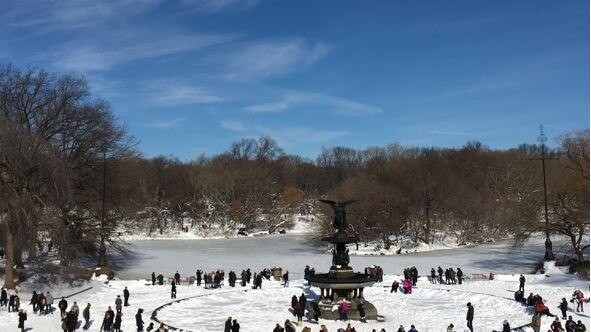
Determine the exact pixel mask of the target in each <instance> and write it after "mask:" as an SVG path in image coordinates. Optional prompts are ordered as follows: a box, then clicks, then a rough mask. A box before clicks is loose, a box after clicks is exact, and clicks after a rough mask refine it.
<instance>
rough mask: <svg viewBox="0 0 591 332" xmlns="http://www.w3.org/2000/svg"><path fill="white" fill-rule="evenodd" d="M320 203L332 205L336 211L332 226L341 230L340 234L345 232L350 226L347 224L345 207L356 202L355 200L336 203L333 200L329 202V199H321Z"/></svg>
mask: <svg viewBox="0 0 591 332" xmlns="http://www.w3.org/2000/svg"><path fill="white" fill-rule="evenodd" d="M319 201H321V202H322V203H326V204H328V205H330V206H331V207H332V209H333V211H334V221H333V223H332V225H333V226H334V227H335V228H336V229H338V230H339V232H341V231H343V232H344V231H345V230H347V226H349V225H348V224H347V211H346V210H345V206H347V205H349V204H351V203H353V202H356V201H355V200H349V201H344V202H335V201H331V200H327V199H319Z"/></svg>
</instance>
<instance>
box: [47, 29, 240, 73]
mask: <svg viewBox="0 0 591 332" xmlns="http://www.w3.org/2000/svg"><path fill="white" fill-rule="evenodd" d="M232 38H233V37H232V36H227V35H193V36H172V37H171V36H164V37H155V36H151V37H150V38H146V37H144V39H146V40H145V41H137V40H136V38H135V37H134V38H128V39H126V40H122V41H118V42H117V44H118V45H86V46H85V45H78V46H76V47H72V45H69V46H68V45H66V46H65V47H64V48H63V49H62V51H61V52H58V53H56V54H54V58H56V61H55V65H56V66H57V67H59V68H62V69H64V70H74V71H81V72H84V71H93V70H105V69H109V68H111V67H113V66H115V65H117V64H120V63H124V62H129V61H133V60H139V59H149V58H157V57H160V56H165V55H171V54H176V53H180V52H186V51H192V50H196V49H202V48H205V47H208V46H212V45H216V44H220V43H224V42H226V41H228V40H230V39H232Z"/></svg>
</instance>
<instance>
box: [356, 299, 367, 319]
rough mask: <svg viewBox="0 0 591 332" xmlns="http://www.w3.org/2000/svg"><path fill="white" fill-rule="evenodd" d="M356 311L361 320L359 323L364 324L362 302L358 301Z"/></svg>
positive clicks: (363, 306)
mask: <svg viewBox="0 0 591 332" xmlns="http://www.w3.org/2000/svg"><path fill="white" fill-rule="evenodd" d="M357 310H358V311H359V317H360V318H361V321H362V322H363V323H365V322H366V320H365V305H364V304H363V301H359V304H358V305H357Z"/></svg>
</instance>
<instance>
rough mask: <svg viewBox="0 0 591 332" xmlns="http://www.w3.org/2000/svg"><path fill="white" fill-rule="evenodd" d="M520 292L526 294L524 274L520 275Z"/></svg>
mask: <svg viewBox="0 0 591 332" xmlns="http://www.w3.org/2000/svg"><path fill="white" fill-rule="evenodd" d="M519 290H520V291H522V292H524V293H525V277H524V276H523V274H520V275H519Z"/></svg>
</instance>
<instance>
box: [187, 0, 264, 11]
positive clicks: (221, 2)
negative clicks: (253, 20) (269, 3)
mask: <svg viewBox="0 0 591 332" xmlns="http://www.w3.org/2000/svg"><path fill="white" fill-rule="evenodd" d="M261 2H262V0H182V3H183V4H184V5H185V6H189V7H192V8H194V9H196V10H198V11H201V12H205V13H217V12H221V11H224V10H230V9H251V8H254V7H255V6H256V5H258V4H259V3H261Z"/></svg>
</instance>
